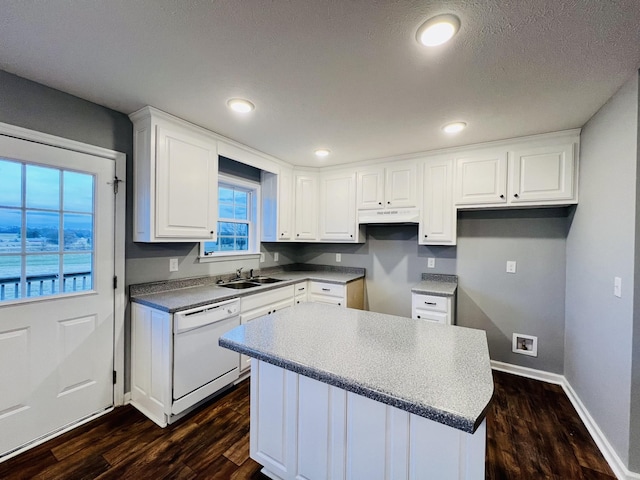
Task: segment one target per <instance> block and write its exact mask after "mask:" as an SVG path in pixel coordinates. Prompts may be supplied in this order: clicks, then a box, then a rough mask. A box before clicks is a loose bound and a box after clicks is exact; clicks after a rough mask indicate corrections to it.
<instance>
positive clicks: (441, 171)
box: [418, 159, 456, 245]
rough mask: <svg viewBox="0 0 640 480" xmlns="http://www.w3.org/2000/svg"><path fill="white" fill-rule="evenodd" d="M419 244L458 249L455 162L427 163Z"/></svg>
mask: <svg viewBox="0 0 640 480" xmlns="http://www.w3.org/2000/svg"><path fill="white" fill-rule="evenodd" d="M418 239H419V243H420V244H422V245H455V243H456V209H455V205H454V204H453V160H452V159H440V160H427V161H426V162H425V164H424V175H423V184H422V222H421V223H420V233H419V237H418Z"/></svg>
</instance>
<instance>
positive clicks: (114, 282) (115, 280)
mask: <svg viewBox="0 0 640 480" xmlns="http://www.w3.org/2000/svg"><path fill="white" fill-rule="evenodd" d="M116 288H118V277H117V276H116V277H113V289H114V290H115V289H116Z"/></svg>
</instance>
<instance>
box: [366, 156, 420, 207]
mask: <svg viewBox="0 0 640 480" xmlns="http://www.w3.org/2000/svg"><path fill="white" fill-rule="evenodd" d="M416 179H417V176H416V163H415V162H403V163H399V164H389V165H388V166H387V167H372V168H367V169H364V170H361V171H359V172H358V182H357V199H358V200H357V208H358V210H375V209H380V208H398V207H415V206H416V205H417V198H416Z"/></svg>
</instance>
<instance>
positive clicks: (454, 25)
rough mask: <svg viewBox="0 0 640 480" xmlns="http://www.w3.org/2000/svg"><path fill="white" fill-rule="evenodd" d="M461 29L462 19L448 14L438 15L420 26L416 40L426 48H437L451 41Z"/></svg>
mask: <svg viewBox="0 0 640 480" xmlns="http://www.w3.org/2000/svg"><path fill="white" fill-rule="evenodd" d="M459 29H460V19H459V18H458V17H456V16H455V15H451V14H448V13H447V14H444V15H438V16H436V17H432V18H430V19H429V20H427V21H426V22H424V23H423V24H422V25H421V26H420V28H419V29H418V31H417V33H416V39H417V40H418V43H420V44H422V45H424V46H425V47H435V46H437V45H442V44H443V43H445V42H448V41H449V40H451V38H452V37H453V36H454V35H455V34H456V32H457V31H458V30H459Z"/></svg>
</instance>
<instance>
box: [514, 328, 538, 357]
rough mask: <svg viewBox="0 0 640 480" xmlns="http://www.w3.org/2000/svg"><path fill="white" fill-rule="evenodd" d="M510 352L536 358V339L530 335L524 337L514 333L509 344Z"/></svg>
mask: <svg viewBox="0 0 640 480" xmlns="http://www.w3.org/2000/svg"><path fill="white" fill-rule="evenodd" d="M511 351H512V352H513V353H520V354H522V355H529V356H530V357H537V356H538V337H534V336H532V335H524V334H522V333H514V334H513V340H512V343H511Z"/></svg>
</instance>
